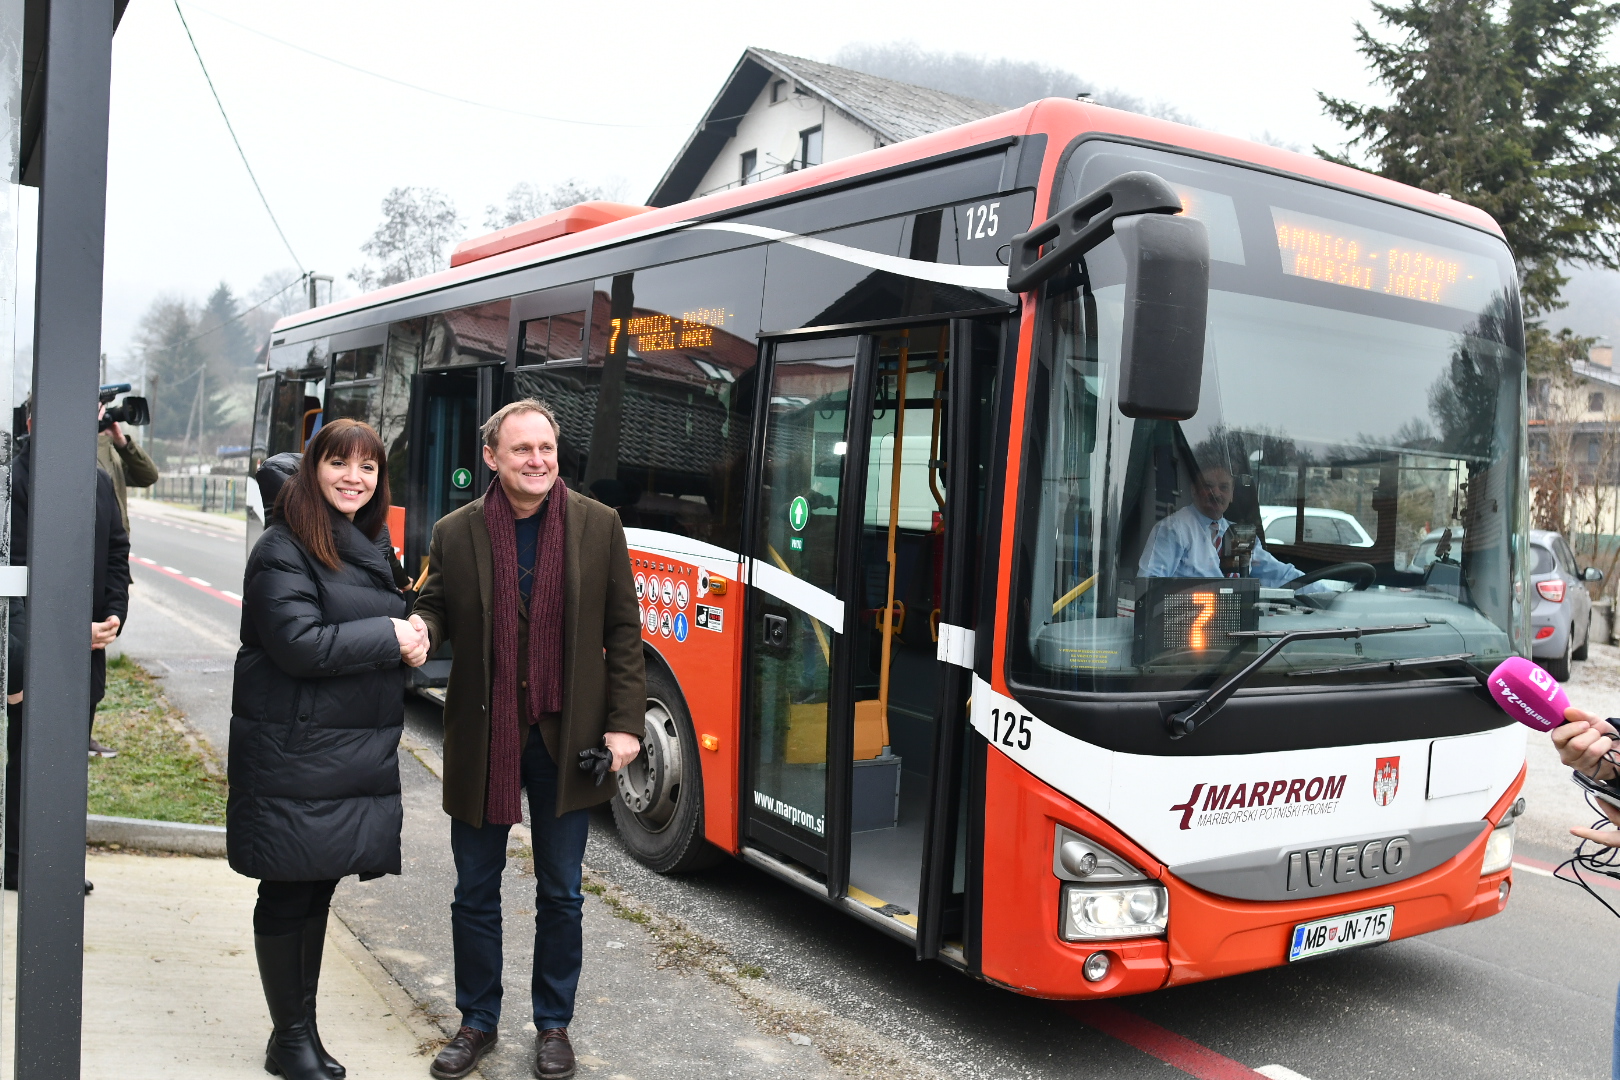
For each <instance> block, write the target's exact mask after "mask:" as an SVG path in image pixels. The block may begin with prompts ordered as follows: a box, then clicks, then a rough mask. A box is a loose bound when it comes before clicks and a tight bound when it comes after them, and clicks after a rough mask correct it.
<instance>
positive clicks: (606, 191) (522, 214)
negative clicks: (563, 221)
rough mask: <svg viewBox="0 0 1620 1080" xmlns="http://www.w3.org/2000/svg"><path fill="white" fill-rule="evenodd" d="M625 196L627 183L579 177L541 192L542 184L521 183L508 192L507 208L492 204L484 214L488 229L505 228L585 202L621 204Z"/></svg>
mask: <svg viewBox="0 0 1620 1080" xmlns="http://www.w3.org/2000/svg"><path fill="white" fill-rule="evenodd" d="M623 196H624V182H623V181H622V180H614V181H612V182H610V183H606V184H587V183H584V182H582V181H581V180H579V179H577V178H573V177H570V178H569V179H567V180H564V181H563V182H562V183H560V184H553V185H552V186H551V187H550V188H549V189H546V190H541V188H540V187H539V185H537V184H531V183H529V181H527V180H523V181H520V182H519V183H517V184H514V185H513V186H512V190H511V191H508V192H507V193H506V205H505V206H496V205H495V204H494V203H490V204H489V206H488V207H487V208H486V209H485V211H484V228H486V229H492V230H493V229H504V228H506V227H507V226H509V225H519V224H522V223H523V222H525V221H533V220H534V219H535V218H537V217H540V216H541V215H542V214H549V213H551V212H552V211H553V210H564V209H567V208H568V207H570V206H577V205H579V204H580V203H582V202H593V201H596V200H606V201H608V202H617V201H619V199H621V198H623Z"/></svg>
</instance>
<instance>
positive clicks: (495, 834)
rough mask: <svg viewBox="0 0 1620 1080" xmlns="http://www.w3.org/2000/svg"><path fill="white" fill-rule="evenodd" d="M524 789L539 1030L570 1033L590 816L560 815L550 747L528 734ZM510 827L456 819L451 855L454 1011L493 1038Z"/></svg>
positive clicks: (533, 733)
mask: <svg viewBox="0 0 1620 1080" xmlns="http://www.w3.org/2000/svg"><path fill="white" fill-rule="evenodd" d="M523 786H524V787H525V788H526V789H527V790H528V793H529V821H530V827H531V828H532V830H533V833H534V837H533V842H534V882H535V889H534V891H535V896H534V976H533V979H532V980H531V982H530V995H531V997H532V998H533V1002H534V1026H535V1028H536V1029H537V1030H540V1031H544V1030H545V1029H546V1028H552V1027H567V1026H568V1022H569V1021H570V1020H572V1019H573V1018H574V991H575V990H576V989H577V988H578V986H579V967H580V963H581V953H582V951H583V948H584V943H583V938H582V931H581V927H580V919H581V908H582V905H583V903H584V898H583V897H582V896H581V894H580V888H579V886H580V863H581V861H582V860H583V859H584V858H585V836H586V834H587V833H588V832H589V829H590V817H589V812H588V811H585V810H572V811H569V812H568V813H566V814H564V815H563V816H562V817H557V816H556V811H557V766H556V763H555V762H553V761H552V760H551V755H550V754H549V753H547V752H546V745H545V742H544V740H542V739H541V738H540V733H539V732H538V731H535V730H532V729H531V730H530V732H529V742H528V745H527V746H525V747H524V749H523ZM511 828H512V827H511V826H510V825H488V824H486V825H485V826H484V827H483V828H479V829H475V828H473V827H472V826H471V825H468V824H466V823H465V822H462V821H457V820H456V819H454V818H451V819H450V851H451V853H452V855H454V857H455V861H456V896H455V900H454V901H453V902H452V903H451V904H450V933H451V940H452V942H453V944H454V946H455V952H456V1008H458V1009H460V1010H461V1022H462V1024H463V1025H464V1026H466V1027H474V1028H477V1029H478V1030H480V1031H494V1030H495V1029H496V1026H497V1022H498V1021H499V1020H500V1018H501V872H502V871H503V870H505V869H506V834H507V833H508V832H510V831H511Z"/></svg>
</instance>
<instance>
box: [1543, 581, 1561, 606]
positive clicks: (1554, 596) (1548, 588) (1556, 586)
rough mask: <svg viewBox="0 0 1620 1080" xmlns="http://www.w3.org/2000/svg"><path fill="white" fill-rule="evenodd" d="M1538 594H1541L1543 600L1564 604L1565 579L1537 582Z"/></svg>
mask: <svg viewBox="0 0 1620 1080" xmlns="http://www.w3.org/2000/svg"><path fill="white" fill-rule="evenodd" d="M1536 592H1538V593H1540V594H1541V595H1542V598H1543V599H1546V600H1551V601H1552V602H1553V603H1555V604H1562V603H1563V602H1564V579H1563V578H1548V579H1547V580H1546V581H1538V582H1536Z"/></svg>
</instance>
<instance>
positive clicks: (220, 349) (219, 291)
mask: <svg viewBox="0 0 1620 1080" xmlns="http://www.w3.org/2000/svg"><path fill="white" fill-rule="evenodd" d="M200 321H201V323H202V327H201V330H200V331H199V332H201V333H203V334H204V335H205V336H204V337H203V339H202V341H203V345H204V346H205V351H206V352H207V354H208V357H209V360H210V361H211V362H212V363H213V364H214V365H215V370H216V371H217V372H218V374H220V375H222V376H224V375H228V374H230V373H233V372H240V371H243V370H245V369H247V368H251V367H252V366H253V354H254V351H255V350H254V343H253V339H252V337H251V336H250V335H249V333H248V328H247V324H246V323H244V322H243V321H242V305H241V304H240V303H239V302H238V301H237V299H236V296H235V294H233V293H232V292H231V288H230V286H229V285H226V284H225V283H224V282H223V281H222V282H220V283H219V284H218V285H217V286H215V288H214V291H213V292H212V293H210V294H209V296H208V302H207V303H206V304H204V305H203V310H202V316H201V319H200Z"/></svg>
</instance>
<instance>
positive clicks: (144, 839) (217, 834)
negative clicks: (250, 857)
mask: <svg viewBox="0 0 1620 1080" xmlns="http://www.w3.org/2000/svg"><path fill="white" fill-rule="evenodd" d="M84 838H85V840H86V841H87V842H88V843H92V844H119V845H122V846H123V847H127V848H135V849H137V850H146V851H172V852H176V853H178V854H181V855H203V856H207V857H210V858H216V859H223V858H224V857H225V827H224V826H223V825H186V824H183V823H181V822H178V821H146V820H143V819H141V818H126V817H104V816H102V815H101V814H89V815H86V817H85V830H84Z"/></svg>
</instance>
